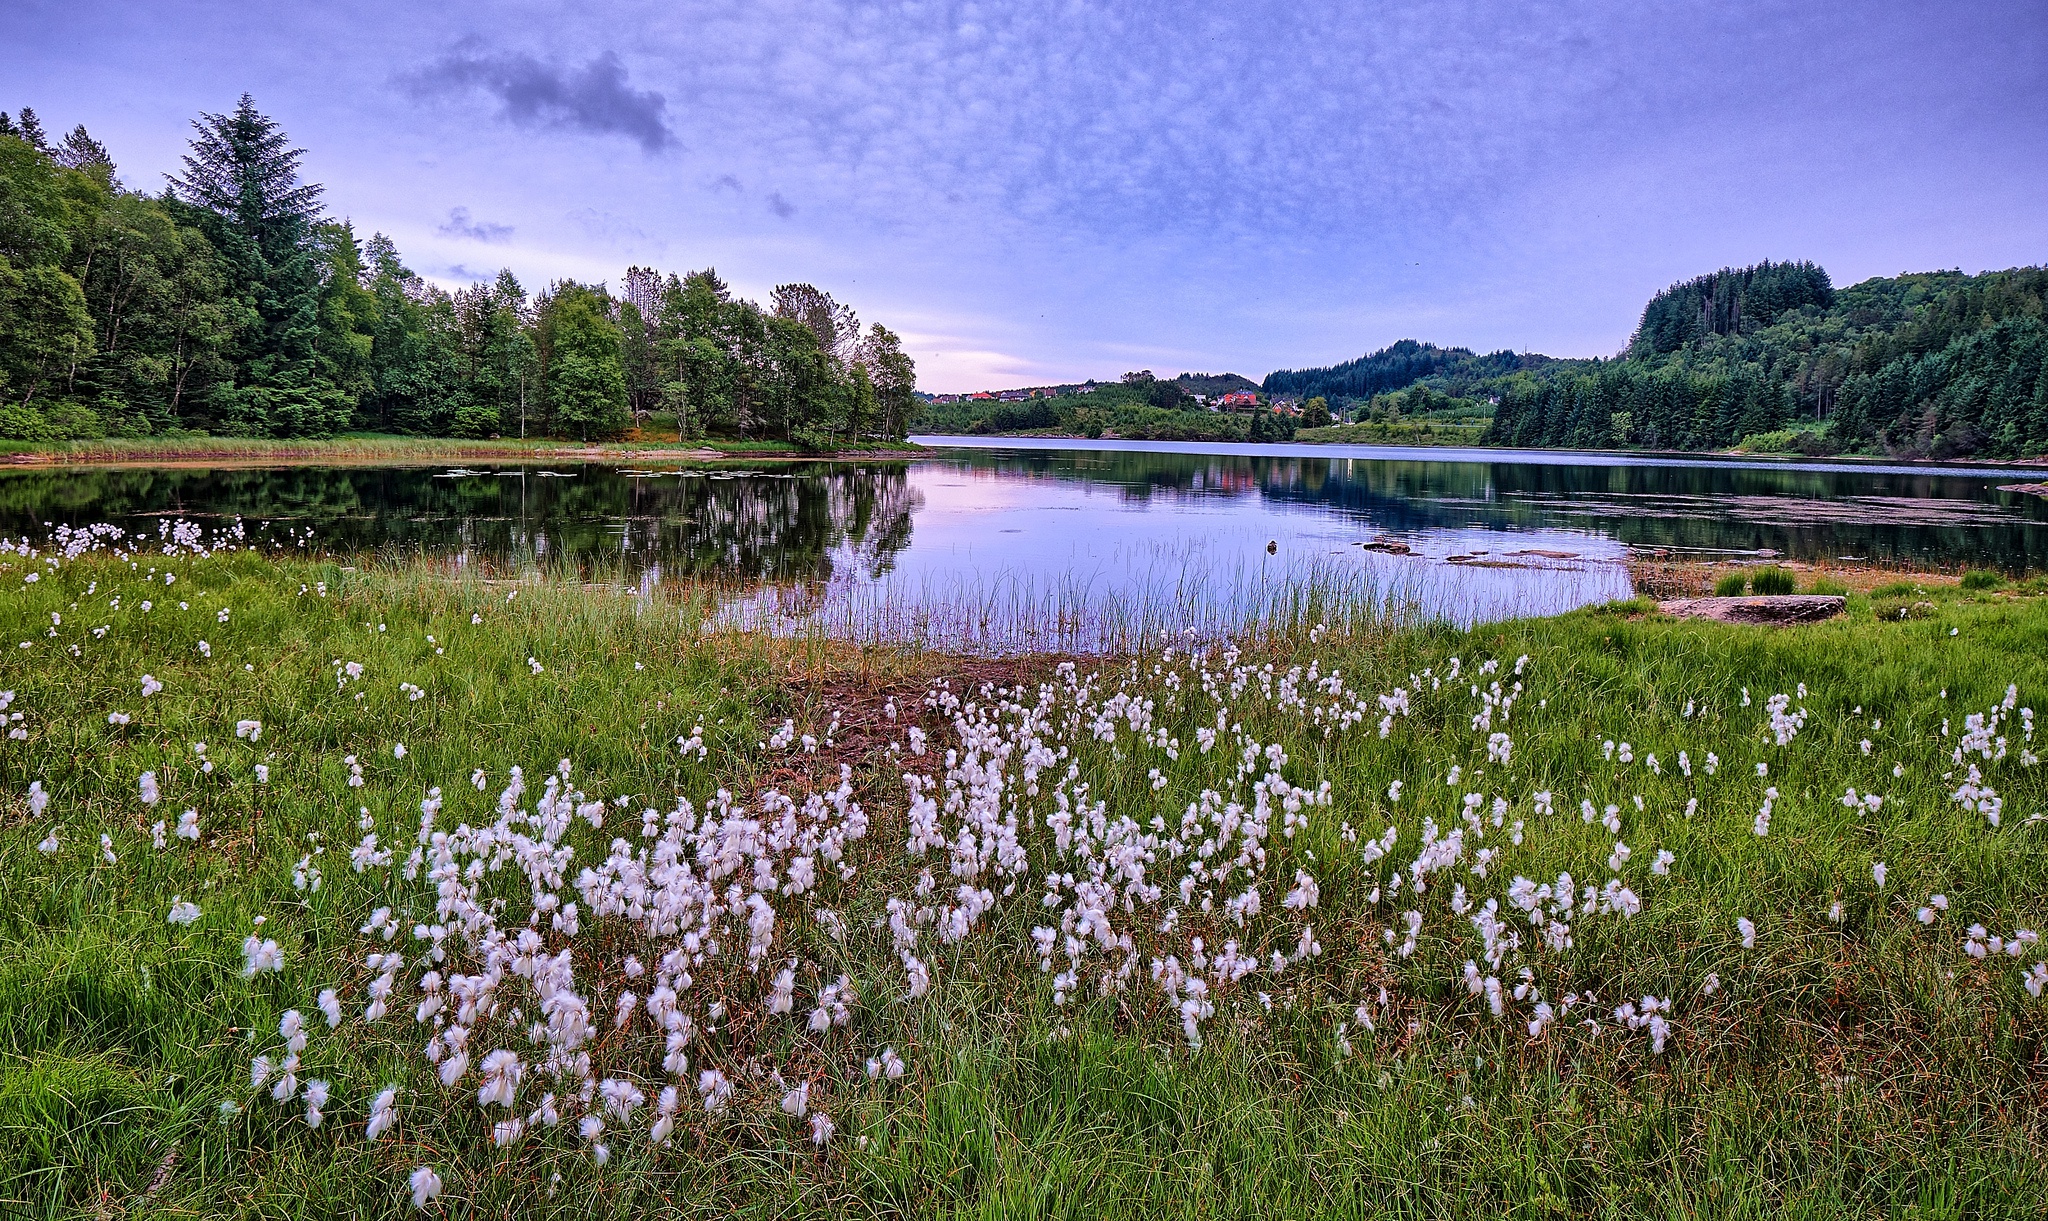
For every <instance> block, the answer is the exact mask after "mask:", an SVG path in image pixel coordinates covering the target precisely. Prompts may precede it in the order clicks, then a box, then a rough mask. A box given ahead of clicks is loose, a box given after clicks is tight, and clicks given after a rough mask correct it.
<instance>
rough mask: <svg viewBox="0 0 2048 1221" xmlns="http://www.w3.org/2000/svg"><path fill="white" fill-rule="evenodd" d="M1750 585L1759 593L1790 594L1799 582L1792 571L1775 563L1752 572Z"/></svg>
mask: <svg viewBox="0 0 2048 1221" xmlns="http://www.w3.org/2000/svg"><path fill="white" fill-rule="evenodd" d="M1749 587H1750V589H1751V590H1752V591H1754V592H1755V593H1757V594H1758V595H1769V594H1789V593H1791V592H1792V591H1793V590H1794V589H1795V588H1797V587H1798V583H1797V582H1796V581H1795V580H1793V577H1792V574H1791V573H1790V572H1788V571H1786V570H1785V569H1783V568H1779V567H1777V566H1776V565H1773V566H1771V567H1769V568H1759V569H1757V570H1756V571H1755V572H1753V573H1751V574H1750V577H1749Z"/></svg>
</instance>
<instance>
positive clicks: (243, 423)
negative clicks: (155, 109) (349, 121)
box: [170, 93, 354, 431]
mask: <svg viewBox="0 0 2048 1221" xmlns="http://www.w3.org/2000/svg"><path fill="white" fill-rule="evenodd" d="M192 126H193V128H194V130H195V131H197V133H198V134H197V135H196V136H195V137H194V138H193V140H192V151H191V152H190V153H189V154H188V155H187V156H186V157H185V159H184V160H185V174H184V176H183V177H174V178H172V179H171V183H170V193H171V196H172V197H173V198H174V199H176V200H177V201H179V202H181V203H183V204H185V205H186V206H187V207H188V208H190V209H191V211H192V213H193V218H194V220H195V221H196V222H197V224H198V227H199V229H200V230H201V232H203V233H205V234H206V236H207V238H208V239H209V240H211V241H212V242H213V244H214V246H215V247H216V248H217V249H219V250H220V252H221V254H222V256H223V260H224V262H225V263H226V264H227V267H228V269H229V280H230V289H231V291H232V292H233V293H234V295H235V296H236V297H237V298H238V299H239V300H240V301H241V303H242V304H243V305H244V306H245V307H246V308H247V309H248V310H249V311H251V312H252V313H253V315H254V319H253V320H254V321H255V322H256V323H257V325H255V326H252V327H248V328H246V329H245V330H244V331H243V334H242V344H241V350H240V351H239V352H238V353H237V361H236V364H237V366H238V369H237V376H236V379H235V380H236V382H237V383H238V384H239V385H240V386H241V387H264V388H271V389H276V390H279V391H282V392H284V393H286V394H287V395H288V396H290V397H292V398H294V399H296V398H299V397H305V396H310V397H311V398H315V399H319V400H321V406H320V409H319V410H313V409H312V405H311V404H310V403H294V404H293V408H292V410H291V411H290V412H289V413H288V419H289V420H290V421H291V422H290V423H286V422H284V421H282V420H279V421H272V422H270V423H269V424H268V425H266V423H265V421H263V420H261V419H258V418H256V416H255V414H254V413H255V412H256V411H257V405H256V403H254V402H251V403H248V404H239V405H237V406H236V408H235V410H233V411H231V412H230V414H231V415H235V416H236V417H237V423H236V426H237V427H240V428H257V429H264V430H272V429H278V428H290V429H292V430H294V431H297V430H298V429H300V428H301V427H303V424H301V421H304V420H309V419H318V420H319V421H320V424H319V427H320V428H321V429H322V430H328V429H332V428H336V427H343V426H345V425H346V422H347V418H348V414H349V412H350V411H351V410H352V409H353V407H354V398H353V396H351V395H348V394H347V393H346V392H345V391H343V390H342V389H340V388H339V387H336V386H335V385H333V384H332V381H331V379H330V378H328V377H327V376H325V374H324V370H322V369H321V367H320V364H319V361H318V359H317V357H318V355H319V347H320V344H319V338H320V268H321V263H322V251H321V249H320V245H319V243H318V242H317V241H316V240H315V236H316V235H315V228H316V226H317V225H318V224H319V221H320V195H321V190H322V188H321V187H320V185H319V184H318V183H310V182H302V181H300V179H299V163H300V159H301V158H302V157H304V155H305V150H304V149H298V148H293V147H292V146H291V141H290V140H289V139H288V138H287V137H286V136H285V133H284V131H283V130H282V129H281V128H279V127H278V125H277V122H276V121H275V120H274V119H271V118H270V117H269V116H268V115H265V114H263V113H261V112H260V111H258V110H257V109H256V102H255V99H254V98H252V97H250V96H249V95H248V94H246V93H245V94H243V95H242V98H241V101H240V102H239V103H238V104H237V105H236V107H235V109H234V112H233V113H231V114H205V115H201V116H200V117H199V118H198V119H196V120H194V121H193V124H192Z"/></svg>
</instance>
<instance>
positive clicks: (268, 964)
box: [242, 933, 284, 979]
mask: <svg viewBox="0 0 2048 1221" xmlns="http://www.w3.org/2000/svg"><path fill="white" fill-rule="evenodd" d="M282 970H284V951H283V950H282V949H280V948H278V944H277V942H275V941H272V940H270V939H269V938H259V937H257V936H256V934H254V933H251V934H249V935H248V936H247V937H245V938H243V939H242V978H243V979H254V978H256V977H257V976H258V975H260V974H263V973H264V972H266V971H268V972H278V971H282Z"/></svg>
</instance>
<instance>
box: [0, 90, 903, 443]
mask: <svg viewBox="0 0 2048 1221" xmlns="http://www.w3.org/2000/svg"><path fill="white" fill-rule="evenodd" d="M193 126H194V129H195V132H196V135H195V138H194V139H193V140H192V143H191V148H190V150H189V153H188V155H187V156H186V157H185V159H184V165H185V172H184V173H183V174H182V175H180V176H177V177H175V178H173V179H172V180H171V182H170V184H169V185H168V187H167V188H166V189H165V190H164V191H163V192H162V193H161V194H160V195H149V194H145V193H143V192H140V191H136V190H132V189H129V188H128V187H126V186H124V185H123V184H122V183H121V181H120V179H119V178H118V176H117V171H116V168H115V165H114V160H113V158H112V156H111V155H110V154H109V152H108V150H107V149H106V148H105V147H104V146H102V145H101V144H100V143H99V142H98V141H96V140H94V139H93V138H92V136H91V135H90V134H89V133H88V132H87V131H86V129H85V128H84V127H83V126H80V127H77V128H75V129H74V130H73V131H72V132H71V134H70V135H69V136H67V137H65V138H64V139H63V140H62V141H59V142H56V143H52V141H51V140H50V138H49V137H48V135H47V134H46V133H45V132H44V131H43V129H42V126H41V124H40V123H39V122H38V121H37V118H36V115H35V112H34V111H33V110H30V109H27V108H24V109H23V110H21V111H20V112H19V114H18V116H9V115H6V114H4V113H0V437H4V438H8V439H13V440H28V441H46V440H66V439H94V438H98V437H103V436H107V435H114V436H142V435H167V434H170V435H175V434H185V433H190V432H193V431H198V430H205V431H209V432H213V433H221V434H228V435H235V436H256V437H302V436H323V435H328V434H332V433H335V432H340V431H343V430H374V431H379V432H399V433H415V434H425V435H433V436H458V437H485V436H492V435H503V436H528V435H532V436H566V437H574V438H578V439H581V440H604V439H611V438H615V437H618V436H621V435H624V434H628V433H629V432H630V431H631V430H633V429H635V428H643V429H647V430H649V432H648V435H650V436H652V437H656V438H660V439H667V438H675V437H698V436H703V435H706V434H709V435H713V436H724V437H749V438H762V439H774V440H780V441H787V442H793V443H795V444H798V445H803V446H807V447H811V448H828V447H833V446H838V445H844V444H847V443H858V442H860V441H862V440H864V439H868V438H877V437H881V438H899V437H901V436H902V435H903V434H904V431H905V429H906V428H907V427H908V425H909V422H910V417H911V414H912V412H913V410H914V409H915V407H916V398H915V387H916V371H915V369H914V368H913V366H912V364H911V360H910V357H909V355H908V354H907V353H905V352H904V351H903V348H902V344H901V343H900V342H899V341H898V339H897V337H896V336H895V334H894V333H892V332H891V331H890V330H889V329H888V328H886V327H883V326H880V325H874V326H870V327H868V328H867V329H865V330H863V329H862V328H861V326H860V324H859V321H858V320H857V319H856V318H855V316H854V312H853V310H852V309H851V308H849V307H847V306H846V305H843V304H841V303H840V302H837V301H835V300H833V299H832V297H831V295H830V294H828V293H826V292H824V291H822V290H820V289H818V288H814V287H812V286H811V285H809V284H785V285H781V286H779V287H777V288H776V289H775V290H774V293H773V294H772V296H771V298H770V300H769V302H768V304H767V305H766V306H762V305H757V304H755V303H754V302H752V301H747V300H744V299H741V298H738V297H736V296H734V295H733V294H732V293H731V292H730V291H729V290H728V289H727V288H726V286H725V284H724V283H723V282H722V281H720V280H719V278H718V276H717V275H716V273H714V272H712V271H710V270H704V271H697V272H691V273H689V274H688V275H683V276H678V275H674V274H666V275H665V274H662V273H659V272H657V271H655V270H654V269H652V268H644V267H635V268H631V269H629V270H628V271H627V273H626V275H625V276H624V277H623V280H622V282H621V284H620V286H619V288H618V290H617V291H614V290H612V289H610V288H608V287H607V286H606V285H604V284H582V283H577V282H575V281H569V280H564V281H559V282H556V283H553V284H549V285H547V286H546V287H545V288H542V289H541V290H540V291H538V292H535V293H533V294H531V295H529V294H528V292H527V290H526V289H525V288H524V287H523V286H521V285H520V283H519V281H518V280H517V279H516V278H514V277H513V275H512V273H511V272H509V271H501V272H499V273H498V275H497V276H496V278H495V279H491V280H485V281H481V282H478V283H474V284H471V285H470V286H468V287H466V288H463V289H461V290H460V291H457V292H454V293H449V292H446V291H444V290H442V289H441V288H438V287H436V286H434V285H432V284H430V283H428V282H427V281H426V280H424V279H423V278H422V277H420V276H419V275H417V274H415V273H414V272H413V271H412V270H410V269H409V268H407V267H406V266H405V264H404V262H403V261H402V260H401V258H400V255H399V252H398V249H397V247H396V246H395V245H394V244H393V243H392V242H391V241H390V239H388V238H386V237H385V236H383V235H382V234H375V235H372V236H371V237H370V238H369V239H368V240H367V241H365V240H362V239H359V238H358V236H357V234H356V232H355V230H354V229H353V228H352V227H351V226H350V225H349V223H348V222H347V221H346V220H338V219H336V218H334V217H332V216H329V215H327V214H326V213H325V211H324V209H323V207H322V202H321V200H322V194H323V189H322V187H321V186H320V185H319V184H317V183H312V182H307V181H304V180H303V179H302V178H301V176H300V162H301V158H302V156H303V153H302V152H301V150H298V149H295V148H293V147H292V146H291V142H290V140H289V139H288V138H287V137H286V135H285V133H284V131H283V130H282V129H281V128H280V127H279V126H278V125H277V123H275V122H274V121H273V120H271V119H270V118H269V117H268V116H265V115H263V114H262V113H260V112H258V111H257V109H256V107H255V104H254V102H253V101H252V100H251V99H250V98H249V97H248V96H247V95H246V94H245V95H244V96H243V97H242V99H241V103H240V105H238V106H237V107H236V108H235V109H234V110H233V111H231V112H229V113H227V114H208V115H202V116H201V117H200V118H199V120H198V121H196V122H195V123H194V124H193Z"/></svg>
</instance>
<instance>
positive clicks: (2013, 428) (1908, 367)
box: [1487, 263, 2048, 458]
mask: <svg viewBox="0 0 2048 1221" xmlns="http://www.w3.org/2000/svg"><path fill="white" fill-rule="evenodd" d="M2044 294H2048V269H2044V268H2039V267H2030V268H2019V269H2015V270H2010V271H1994V272H1985V273H1983V274H1981V275H1974V276H1970V275H1964V274H1962V273H1961V272H1929V273H1922V274H1915V275H1902V276H1898V277H1895V278H1880V279H1872V280H1866V281H1864V282H1862V283H1860V284H1856V285H1853V286H1851V287H1849V288H1844V289H1839V290H1837V289H1835V288H1833V287H1832V286H1831V285H1830V283H1829V281H1828V277H1827V273H1826V272H1824V271H1822V270H1821V269H1820V268H1818V267H1816V266H1814V265H1813V264H1811V263H1803V264H1802V263H1779V264H1768V263H1766V264H1759V265H1758V266H1756V267H1751V268H1745V269H1742V270H1739V271H1735V270H1726V271H1722V272H1719V273H1716V274H1715V275H1712V276H1702V277H1700V278H1698V279H1696V280H1690V281H1687V282H1685V283H1683V284H1678V285H1674V286H1673V287H1671V288H1669V289H1667V290H1665V291H1664V292H1662V293H1659V294H1658V295H1657V296H1656V297H1655V298H1653V299H1652V300H1651V301H1650V303H1649V305H1648V306H1646V307H1645V308H1644V310H1643V316H1642V321H1641V324H1640V325H1639V326H1638V327H1637V329H1636V333H1635V335H1634V337H1633V338H1632V339H1631V340H1630V342H1629V346H1628V349H1627V351H1626V352H1624V353H1623V354H1622V355H1621V356H1620V357H1619V358H1617V359H1615V360H1611V361H1603V362H1598V363H1597V364H1595V365H1593V366H1591V367H1588V368H1583V369H1579V370H1574V371H1572V372H1571V373H1570V375H1568V376H1561V377H1551V378H1532V379H1523V380H1520V381H1516V382H1512V383H1506V384H1500V385H1497V386H1496V387H1495V388H1494V392H1495V393H1496V394H1497V395H1498V397H1499V404H1498V406H1497V407H1496V409H1495V413H1494V417H1493V424H1492V426H1491V428H1490V429H1489V431H1488V433H1487V439H1488V440H1489V441H1491V442H1493V443H1495V444H1502V445H1562V446H1577V447H1583V446H1591V447H1602V446H1644V447H1654V448H1666V449H1717V448H1724V447H1728V446H1733V445H1743V446H1745V447H1747V448H1754V449H1772V450H1799V451H1802V452H1806V453H1813V454H1820V453H1871V454H1889V455H1896V456H1900V457H1926V458H1961V457H1970V456H1973V455H1975V456H1984V457H2019V456H2023V455H2032V454H2041V453H2048V376H2044V370H2048V326H2044V323H2043V319H2042V303H2043V297H2044Z"/></svg>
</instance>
